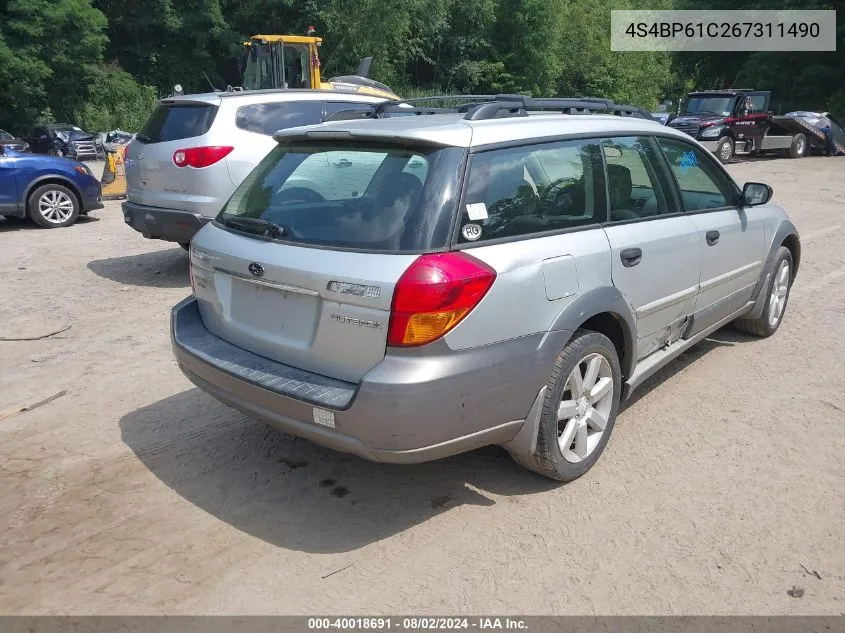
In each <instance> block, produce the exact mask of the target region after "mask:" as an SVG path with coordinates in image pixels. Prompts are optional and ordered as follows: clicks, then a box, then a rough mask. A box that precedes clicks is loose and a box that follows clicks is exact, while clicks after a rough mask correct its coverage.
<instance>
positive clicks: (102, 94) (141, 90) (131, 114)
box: [76, 68, 156, 133]
mask: <svg viewBox="0 0 845 633" xmlns="http://www.w3.org/2000/svg"><path fill="white" fill-rule="evenodd" d="M155 101H156V90H155V88H154V87H152V86H142V85H140V84H139V83H138V82H136V81H135V79H133V77H132V75H130V74H129V73H127V72H126V71H125V70H121V69H119V68H102V69H99V70H98V72H97V74H96V76H95V77H94V79H93V81H92V83H91V85H90V87H89V90H88V101H87V103H86V104H85V105H84V106H83V107H82V109H81V110H79V111H78V112H77V116H76V121H77V123H78V125H79V126H80V127H82V129H84V130H86V131H87V132H91V133H96V132H106V131H108V130H114V129H121V130H129V131H137V130H139V129H140V128H141V126H142V125H143V124H144V121H146V120H147V117H148V116H149V114H150V112H151V111H152V109H153V107H154V105H155Z"/></svg>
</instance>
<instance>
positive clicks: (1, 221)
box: [0, 215, 43, 233]
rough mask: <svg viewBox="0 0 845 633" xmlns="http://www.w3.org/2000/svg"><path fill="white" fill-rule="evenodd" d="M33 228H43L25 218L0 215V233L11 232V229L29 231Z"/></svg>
mask: <svg viewBox="0 0 845 633" xmlns="http://www.w3.org/2000/svg"><path fill="white" fill-rule="evenodd" d="M33 229H38V230H39V231H41V230H43V229H42V228H41V227H40V226H36V225H35V223H33V222H30V221H29V220H28V219H27V218H18V217H7V216H2V215H0V233H11V232H12V231H29V230H33Z"/></svg>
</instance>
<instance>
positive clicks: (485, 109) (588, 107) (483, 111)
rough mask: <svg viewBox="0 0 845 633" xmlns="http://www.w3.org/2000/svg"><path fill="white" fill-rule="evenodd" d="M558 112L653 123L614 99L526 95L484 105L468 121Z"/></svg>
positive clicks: (638, 110) (644, 114)
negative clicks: (601, 114)
mask: <svg viewBox="0 0 845 633" xmlns="http://www.w3.org/2000/svg"><path fill="white" fill-rule="evenodd" d="M537 111H558V112H562V113H563V114H594V113H595V112H597V111H606V112H609V113H612V114H617V115H620V116H632V117H636V118H640V119H648V120H653V119H654V117H652V116H651V114H650V113H649V112H647V111H646V110H644V109H642V108H638V107H637V106H631V105H620V104H617V103H614V102H613V101H611V100H610V99H601V98H599V97H551V98H540V99H535V98H534V97H527V96H525V95H497V96H496V99H495V101H493V102H491V103H483V104H480V105H479V106H478V107H476V108H474V109H473V110H471V111H470V112H469V113H468V114H467V115H466V116H465V117H464V118H465V119H467V120H469V121H483V120H486V119H495V118H500V117H501V116H528V112H537Z"/></svg>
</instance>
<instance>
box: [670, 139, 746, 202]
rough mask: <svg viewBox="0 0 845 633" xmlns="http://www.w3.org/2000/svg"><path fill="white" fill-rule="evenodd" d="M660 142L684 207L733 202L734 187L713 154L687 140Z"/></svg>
mask: <svg viewBox="0 0 845 633" xmlns="http://www.w3.org/2000/svg"><path fill="white" fill-rule="evenodd" d="M657 142H658V144H659V145H660V148H661V149H662V150H663V155H664V156H666V160H667V161H669V166H670V167H671V169H672V173H673V174H674V175H675V179H676V180H677V181H678V188H679V189H680V191H681V198H682V200H683V203H684V210H686V211H702V210H705V209H718V208H721V207H727V206H733V204H734V203H733V202H732V201H733V200H735V198H736V195H735V192H734V188H733V186H732V185H731V183H730V181H729V179H728V178H727V176H725V174H724V173H722V171H721V169H719V168H718V167H717V166H716V164H715V161H714V160H713V159H712V158H711V157H710V156H707V155H705V153H704V152H702V151H701V150H700V149H698V148H697V147H695V146H694V145H690V144H689V143H685V142H684V141H679V140H675V139H669V138H660V139H658V141H657Z"/></svg>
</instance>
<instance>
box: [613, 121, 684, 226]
mask: <svg viewBox="0 0 845 633" xmlns="http://www.w3.org/2000/svg"><path fill="white" fill-rule="evenodd" d="M602 151H603V153H604V158H605V162H606V164H607V188H608V192H609V194H610V195H609V198H610V220H611V221H612V222H619V221H626V220H639V219H642V218H650V217H654V216H658V215H663V214H665V213H669V204H668V202H667V197H666V196H667V192H668V191H669V186H668V185H667V183H666V181H665V178H663V177H661V174H660V171H659V167H658V166H659V164H660V163H659V162H658V160H657V154H656V150H655V148H654V145H653V143H652V139H650V138H647V137H635V136H629V137H616V138H608V139H604V141H602Z"/></svg>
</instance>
